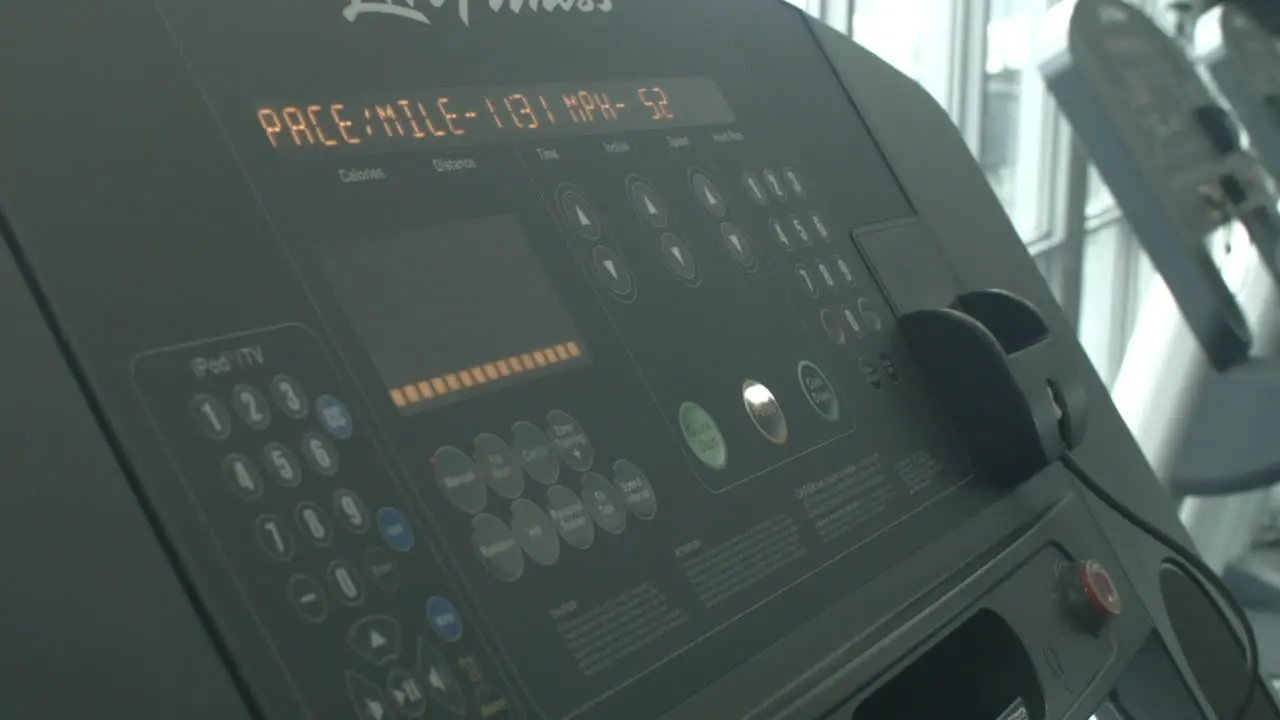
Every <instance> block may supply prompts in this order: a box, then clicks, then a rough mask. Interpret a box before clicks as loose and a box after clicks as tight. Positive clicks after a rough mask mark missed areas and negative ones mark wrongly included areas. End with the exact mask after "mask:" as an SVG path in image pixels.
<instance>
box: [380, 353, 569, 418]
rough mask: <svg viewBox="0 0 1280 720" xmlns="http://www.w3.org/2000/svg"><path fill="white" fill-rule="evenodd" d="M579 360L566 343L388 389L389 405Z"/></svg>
mask: <svg viewBox="0 0 1280 720" xmlns="http://www.w3.org/2000/svg"><path fill="white" fill-rule="evenodd" d="M580 357H582V347H581V346H579V345H578V343H577V342H576V341H573V340H570V341H569V342H566V343H559V344H556V345H551V346H548V347H545V348H540V349H537V350H530V351H529V352H524V353H520V354H519V355H512V356H511V357H508V358H503V359H499V360H494V361H492V362H485V363H481V364H479V365H476V366H474V367H469V368H460V369H458V370H454V371H453V372H449V373H444V374H442V375H438V376H436V377H433V378H427V379H426V380H419V381H418V382H414V383H409V384H406V385H402V386H400V387H397V388H392V389H391V390H390V391H389V392H390V394H391V402H392V403H393V404H394V405H395V406H396V407H398V408H405V407H409V406H411V405H417V404H419V403H423V402H427V401H430V400H435V399H437V398H441V397H445V396H448V395H453V394H455V393H459V392H462V391H463V390H469V389H472V388H476V387H479V386H481V385H487V384H489V383H491V382H497V381H498V380H501V379H503V378H509V377H513V376H516V375H521V374H523V373H526V372H532V371H534V370H538V369H541V368H547V367H551V366H553V365H558V364H560V363H564V362H570V361H572V360H575V359H577V358H580Z"/></svg>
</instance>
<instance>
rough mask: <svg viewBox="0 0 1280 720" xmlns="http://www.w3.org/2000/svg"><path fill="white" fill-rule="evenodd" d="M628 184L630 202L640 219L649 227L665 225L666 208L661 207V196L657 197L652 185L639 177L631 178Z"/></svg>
mask: <svg viewBox="0 0 1280 720" xmlns="http://www.w3.org/2000/svg"><path fill="white" fill-rule="evenodd" d="M630 186H631V203H632V205H634V206H635V209H636V213H637V214H639V215H640V219H641V220H644V221H645V223H647V224H648V225H649V226H650V227H654V228H664V227H666V226H667V210H666V208H665V207H663V205H662V198H660V197H658V192H657V191H656V190H654V189H653V186H652V185H650V184H649V183H647V182H645V181H644V180H641V179H639V178H637V179H635V180H632V181H631V183H630Z"/></svg>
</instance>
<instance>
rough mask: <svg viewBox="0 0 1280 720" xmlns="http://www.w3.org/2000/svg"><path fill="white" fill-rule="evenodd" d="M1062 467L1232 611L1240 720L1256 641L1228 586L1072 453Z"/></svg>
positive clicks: (1248, 697)
mask: <svg viewBox="0 0 1280 720" xmlns="http://www.w3.org/2000/svg"><path fill="white" fill-rule="evenodd" d="M1062 465H1063V467H1065V468H1066V469H1067V470H1068V471H1070V472H1071V474H1072V475H1074V476H1075V477H1076V479H1077V480H1079V481H1080V484H1082V485H1084V486H1085V488H1087V489H1088V490H1089V492H1090V493H1092V494H1093V496H1094V497H1096V498H1098V499H1099V500H1101V501H1102V503H1103V504H1104V505H1106V506H1107V507H1109V508H1111V509H1112V510H1113V511H1115V513H1116V514H1117V515H1119V516H1120V517H1122V518H1124V519H1125V521H1126V522H1128V523H1129V524H1130V525H1133V526H1134V527H1136V528H1137V529H1139V530H1141V531H1142V532H1144V533H1146V534H1147V535H1149V536H1151V538H1152V539H1154V540H1155V541H1156V542H1159V543H1160V544H1161V545H1164V546H1165V547H1166V548H1168V549H1169V550H1170V551H1171V552H1173V554H1174V555H1177V556H1178V559H1179V560H1181V561H1182V562H1183V563H1185V564H1186V565H1188V566H1189V567H1190V568H1191V569H1192V570H1194V571H1195V573H1196V574H1197V575H1199V576H1200V581H1201V582H1202V583H1204V584H1205V585H1208V586H1209V587H1211V588H1213V593H1214V594H1215V595H1217V596H1218V600H1219V602H1220V604H1222V605H1225V606H1226V607H1227V609H1228V610H1230V611H1231V614H1232V615H1234V616H1235V617H1236V621H1237V622H1238V623H1239V624H1240V635H1241V640H1243V645H1244V650H1245V653H1244V663H1245V671H1246V678H1247V682H1246V683H1245V694H1244V697H1243V698H1242V699H1241V701H1240V706H1239V707H1238V708H1237V709H1236V711H1235V712H1234V713H1232V714H1231V715H1230V716H1229V717H1230V719H1231V720H1241V719H1242V718H1243V717H1244V715H1245V713H1246V712H1248V710H1249V706H1250V705H1252V704H1253V693H1254V690H1255V686H1256V685H1257V681H1258V638H1257V636H1256V635H1254V632H1253V625H1252V624H1251V623H1250V622H1249V616H1248V615H1247V614H1246V613H1245V611H1244V608H1243V607H1241V606H1240V603H1239V602H1238V601H1237V600H1236V599H1235V596H1233V595H1232V594H1231V591H1230V590H1228V589H1227V586H1226V585H1224V584H1223V582H1222V579H1221V578H1219V577H1218V574H1217V573H1216V572H1214V571H1213V568H1211V567H1209V566H1208V565H1207V564H1205V562H1204V560H1201V559H1200V557H1199V556H1198V555H1196V554H1195V553H1194V552H1191V551H1190V550H1188V549H1186V548H1185V547H1183V546H1182V544H1181V543H1179V542H1178V541H1177V540H1174V539H1173V538H1172V537H1170V536H1169V535H1168V533H1166V532H1164V531H1163V530H1161V529H1160V528H1158V527H1156V526H1155V525H1152V524H1151V523H1149V522H1147V521H1146V520H1144V519H1143V518H1142V517H1140V516H1139V515H1138V514H1137V513H1135V512H1134V511H1133V510H1130V509H1129V508H1128V507H1127V506H1126V505H1125V504H1124V503H1122V502H1120V501H1119V500H1117V499H1116V498H1115V496H1114V495H1112V494H1111V493H1110V492H1108V491H1107V490H1106V489H1105V488H1103V487H1102V485H1100V484H1099V483H1098V481H1096V480H1094V479H1093V476H1092V475H1090V474H1089V472H1088V471H1087V470H1085V469H1084V468H1083V467H1081V466H1080V463H1079V462H1077V461H1076V459H1075V457H1074V456H1072V454H1071V453H1069V452H1067V453H1063V455H1062Z"/></svg>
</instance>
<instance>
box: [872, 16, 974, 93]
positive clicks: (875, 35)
mask: <svg viewBox="0 0 1280 720" xmlns="http://www.w3.org/2000/svg"><path fill="white" fill-rule="evenodd" d="M957 1H958V2H959V3H964V2H967V0H856V2H855V5H854V12H853V39H854V40H857V41H858V42H859V43H861V44H862V46H863V47H865V48H867V49H868V50H870V51H871V52H873V53H875V54H876V55H878V56H880V58H881V59H882V60H884V61H885V62H887V63H889V64H890V65H892V66H894V67H895V68H897V69H898V71H899V72H901V73H903V74H904V75H906V76H908V77H910V78H911V79H913V80H915V81H916V82H918V83H920V84H921V85H922V86H923V87H924V89H926V90H928V91H929V93H930V94H931V95H933V97H934V99H936V100H937V101H938V102H939V103H941V104H942V106H943V107H945V108H948V109H949V110H950V109H953V107H954V103H953V102H952V97H951V95H952V93H951V85H952V83H951V75H952V70H953V67H954V65H955V54H956V53H955V52H954V51H953V48H954V46H955V43H954V42H953V35H954V31H953V29H954V27H955V24H956V15H957V13H956V12H955V11H956V8H957Z"/></svg>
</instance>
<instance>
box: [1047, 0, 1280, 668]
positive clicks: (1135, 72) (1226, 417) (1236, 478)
mask: <svg viewBox="0 0 1280 720" xmlns="http://www.w3.org/2000/svg"><path fill="white" fill-rule="evenodd" d="M1053 19H1054V20H1055V21H1056V24H1054V25H1051V26H1050V28H1051V34H1052V37H1053V42H1050V43H1049V45H1048V47H1047V48H1046V51H1045V55H1044V59H1043V61H1042V63H1041V68H1042V72H1043V74H1044V76H1045V79H1046V82H1047V84H1048V87H1049V89H1050V91H1051V92H1052V93H1053V94H1054V95H1055V97H1056V98H1057V100H1058V102H1059V105H1060V107H1061V108H1062V110H1063V112H1064V114H1065V115H1066V116H1067V117H1068V119H1069V120H1070V122H1071V124H1072V126H1073V128H1074V130H1075V132H1076V135H1077V137H1078V138H1079V139H1080V141H1081V142H1082V143H1083V144H1084V145H1085V147H1086V148H1087V149H1088V150H1089V153H1090V155H1091V156H1092V158H1093V160H1094V162H1095V163H1096V165H1097V167H1098V169H1099V172H1100V174H1101V175H1102V177H1103V178H1104V179H1105V180H1106V181H1107V183H1108V185H1109V187H1110V188H1111V191H1112V193H1113V194H1114V196H1115V197H1116V201H1117V203H1118V204H1119V205H1120V207H1121V208H1122V209H1123V211H1124V213H1125V216H1126V218H1127V220H1128V221H1129V223H1130V225H1131V226H1132V228H1133V230H1134V232H1135V234H1136V235H1137V237H1138V239H1139V241H1140V242H1142V244H1143V246H1144V247H1145V249H1146V250H1147V253H1148V255H1149V257H1150V258H1151V260H1152V262H1153V264H1154V265H1155V267H1156V269H1157V271H1158V272H1159V273H1160V274H1161V275H1162V277H1163V278H1164V280H1165V284H1166V285H1167V287H1168V290H1169V293H1170V294H1171V295H1172V298H1173V300H1174V301H1175V302H1176V304H1177V306H1178V308H1179V309H1180V310H1181V312H1182V315H1183V318H1184V319H1185V321H1186V324H1187V326H1188V328H1189V330H1190V333H1191V334H1192V336H1193V337H1195V338H1196V340H1197V344H1198V350H1199V351H1201V352H1197V348H1190V347H1183V348H1180V349H1181V350H1182V352H1175V354H1174V357H1172V358H1170V357H1169V354H1168V350H1171V349H1172V348H1174V347H1177V345H1176V344H1172V345H1170V347H1169V348H1159V349H1154V350H1152V351H1151V354H1152V356H1153V358H1155V359H1156V364H1154V365H1152V366H1150V368H1149V370H1148V372H1150V373H1151V375H1152V377H1151V379H1150V385H1148V387H1149V388H1151V390H1152V391H1153V392H1158V393H1159V392H1163V393H1169V394H1172V395H1182V396H1183V397H1184V399H1183V400H1182V403H1181V404H1182V406H1183V412H1182V414H1181V415H1179V414H1171V415H1168V416H1160V415H1159V414H1157V415H1156V416H1154V417H1152V418H1151V422H1152V423H1154V424H1159V425H1161V426H1162V427H1161V428H1160V432H1162V433H1164V434H1165V439H1166V442H1165V443H1164V444H1163V445H1162V447H1161V448H1160V450H1161V451H1162V452H1163V453H1164V454H1167V455H1169V456H1171V457H1174V458H1176V460H1175V461H1174V462H1173V463H1171V464H1170V467H1169V468H1168V470H1169V474H1168V478H1167V481H1168V484H1169V486H1170V489H1171V490H1172V491H1173V492H1174V494H1175V495H1176V496H1180V497H1194V498H1197V500H1193V501H1192V502H1197V501H1198V499H1199V498H1203V497H1205V496H1219V495H1230V494H1236V493H1244V492H1248V491H1257V490H1259V489H1262V488H1267V487H1269V486H1271V485H1274V484H1275V483H1276V482H1277V480H1280V447H1277V446H1276V444H1275V442H1274V441H1273V440H1272V438H1271V436H1270V433H1269V432H1268V431H1267V430H1266V428H1270V427H1275V425H1276V423H1277V422H1278V421H1280V372H1277V371H1276V367H1275V365H1274V364H1273V363H1272V362H1271V361H1268V360H1256V359H1255V358H1254V357H1252V354H1253V353H1254V350H1255V340H1254V335H1253V332H1252V330H1251V328H1250V326H1251V325H1252V326H1253V327H1254V328H1258V329H1259V332H1260V333H1262V334H1263V335H1264V338H1263V343H1261V345H1262V346H1263V347H1267V346H1269V345H1270V344H1271V343H1272V342H1273V341H1272V340H1271V338H1270V337H1266V336H1273V335H1274V332H1273V330H1272V326H1273V325H1274V323H1275V321H1276V308H1275V304H1276V302H1277V298H1276V295H1275V290H1274V279H1275V277H1276V267H1277V258H1276V254H1275V253H1276V242H1277V234H1276V231H1275V228H1276V227H1277V224H1276V223H1275V217H1276V215H1275V199H1274V195H1273V193H1272V190H1271V187H1270V182H1269V179H1268V178H1267V177H1266V175H1265V173H1264V172H1263V171H1262V170H1261V168H1260V167H1259V164H1258V162H1257V160H1256V159H1255V158H1254V157H1253V156H1252V155H1250V154H1249V153H1247V152H1246V151H1244V150H1243V149H1242V148H1241V147H1240V143H1239V139H1238V133H1237V132H1236V129H1235V127H1234V121H1233V119H1232V118H1231V117H1230V115H1229V114H1228V113H1227V111H1226V110H1224V109H1223V108H1222V107H1221V106H1220V105H1218V104H1217V102H1216V101H1215V100H1214V98H1213V96H1212V94H1211V91H1210V89H1209V88H1208V87H1207V86H1206V85H1205V84H1204V82H1203V81H1202V80H1201V79H1200V77H1199V76H1198V75H1197V72H1196V69H1195V67H1194V65H1193V64H1192V62H1191V61H1190V59H1189V58H1188V57H1187V56H1186V54H1185V53H1184V52H1183V51H1182V49H1181V48H1180V47H1179V46H1178V44H1177V43H1176V42H1175V41H1174V40H1173V39H1172V38H1170V37H1169V36H1168V35H1166V34H1165V33H1164V32H1163V31H1162V30H1160V28H1159V27H1157V26H1156V25H1155V24H1154V22H1152V21H1151V20H1150V19H1149V18H1148V17H1147V16H1145V15H1144V14H1143V13H1142V12H1140V11H1137V10H1135V9H1133V8H1132V7H1131V6H1129V5H1127V4H1125V3H1122V2H1118V1H1114V0H1079V1H1078V2H1076V3H1074V4H1069V5H1067V6H1064V7H1061V8H1059V9H1056V10H1055V12H1054V16H1053ZM1234 221H1239V222H1240V223H1241V225H1242V226H1243V227H1244V228H1245V229H1246V230H1247V231H1248V234H1249V237H1250V239H1251V240H1252V242H1253V244H1254V246H1255V247H1256V248H1257V251H1258V256H1259V258H1260V260H1261V265H1262V267H1263V268H1264V269H1265V272H1264V273H1260V274H1259V275H1260V277H1256V278H1255V279H1254V280H1255V282H1254V283H1253V286H1254V287H1253V290H1254V292H1252V293H1241V294H1240V296H1239V297H1238V296H1237V294H1236V293H1235V292H1233V290H1232V288H1230V287H1228V284H1227V282H1226V281H1225V280H1224V278H1223V276H1222V273H1221V271H1220V269H1219V267H1218V266H1217V265H1216V264H1215V262H1214V259H1213V258H1212V256H1211V255H1210V251H1209V244H1208V243H1209V239H1210V238H1211V237H1212V236H1213V234H1215V233H1217V232H1219V231H1221V230H1222V229H1223V228H1224V227H1225V226H1226V225H1228V224H1229V223H1231V222H1234ZM1258 286H1261V287H1260V288H1259V287H1258ZM1242 301H1246V302H1248V303H1249V308H1248V312H1246V311H1245V310H1244V309H1243V308H1242V305H1241V302H1242ZM1246 316H1248V318H1249V319H1248V320H1246ZM1199 358H1205V359H1207V363H1208V365H1209V366H1211V368H1212V372H1205V371H1204V370H1203V369H1199V368H1197V367H1196V366H1197V364H1201V365H1203V364H1204V363H1205V362H1206V361H1205V360H1200V359H1199ZM1179 371H1181V372H1179ZM1251 503H1252V504H1253V505H1254V506H1255V507H1256V508H1258V509H1257V510H1256V511H1254V512H1253V514H1252V515H1248V514H1247V517H1246V518H1244V519H1243V520H1241V519H1237V520H1236V521H1235V522H1236V524H1237V525H1241V524H1243V525H1245V526H1246V529H1245V530H1244V532H1245V533H1246V537H1242V538H1239V540H1238V542H1240V543H1241V544H1245V543H1247V542H1248V541H1249V538H1248V537H1247V534H1248V533H1249V528H1248V526H1250V525H1253V524H1255V523H1256V521H1258V520H1260V519H1261V518H1262V517H1263V516H1264V515H1263V514H1264V513H1265V512H1266V509H1265V504H1264V503H1260V502H1258V501H1257V500H1253V501H1251ZM1242 549H1243V548H1242ZM1233 554H1234V553H1233ZM1231 560H1234V557H1230V556H1229V557H1226V558H1222V561H1223V562H1229V561H1231ZM1228 575H1229V576H1232V577H1235V576H1237V575H1238V572H1236V570H1235V569H1234V568H1233V569H1232V570H1230V571H1228ZM1237 588H1238V586H1237ZM1238 589H1239V588H1238ZM1265 639H1266V638H1264V640H1265ZM1263 644H1264V647H1267V646H1271V645H1272V643H1268V642H1264V643H1263ZM1267 657H1268V656H1267V654H1266V653H1264V662H1266V661H1267ZM1212 661H1213V660H1212V659H1206V662H1212ZM1272 662H1274V661H1272Z"/></svg>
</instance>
